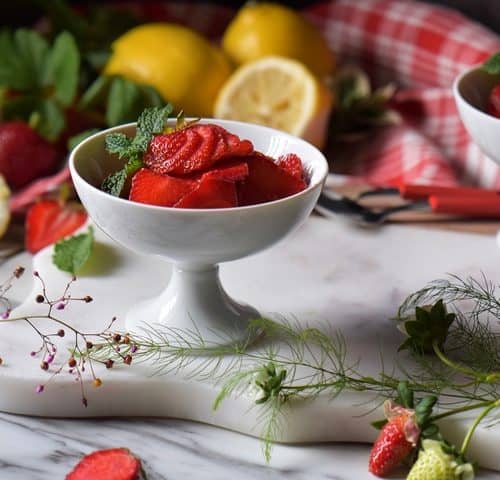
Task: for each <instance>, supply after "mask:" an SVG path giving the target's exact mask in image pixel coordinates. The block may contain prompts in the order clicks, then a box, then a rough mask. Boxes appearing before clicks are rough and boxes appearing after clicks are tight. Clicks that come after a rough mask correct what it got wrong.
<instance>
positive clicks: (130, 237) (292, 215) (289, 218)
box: [70, 120, 328, 341]
mask: <svg viewBox="0 0 500 480" xmlns="http://www.w3.org/2000/svg"><path fill="white" fill-rule="evenodd" d="M206 122H211V123H216V124H218V125H220V126H222V127H224V128H226V129H227V130H229V131H230V132H232V133H234V134H236V135H238V136H239V137H241V138H242V139H243V138H244V139H249V140H251V141H252V143H253V144H254V147H255V149H256V150H258V151H261V152H263V153H265V154H266V155H269V156H271V157H273V158H277V157H278V156H280V155H282V154H285V153H290V152H294V153H296V154H297V155H299V157H300V158H301V159H302V161H303V164H304V167H305V170H306V171H307V172H308V174H309V177H310V181H309V185H308V187H307V188H306V189H305V190H304V191H302V192H300V193H297V194H295V195H292V196H290V197H287V198H283V199H280V200H276V201H273V202H268V203H264V204H259V205H252V206H247V207H237V208H225V209H177V208H166V207H157V206H152V205H145V204H141V203H135V202H131V201H128V200H125V199H122V198H116V197H113V196H111V195H108V194H107V193H104V192H103V191H101V190H100V188H99V186H100V185H101V183H102V181H103V179H104V178H105V177H106V176H107V175H108V174H109V173H111V172H113V171H116V170H117V169H119V168H120V166H121V163H122V162H121V161H119V160H118V159H117V158H116V156H111V155H109V154H108V153H107V152H106V151H105V148H104V139H105V136H106V134H108V133H110V132H124V133H126V134H127V135H132V134H133V133H134V131H135V125H134V124H130V125H124V126H120V127H116V128H112V129H109V130H106V131H104V132H99V133H98V134H96V135H93V136H92V137H90V138H88V139H86V140H85V141H83V142H82V143H81V144H80V145H78V147H76V148H75V149H74V150H73V152H72V154H71V157H70V170H71V176H72V178H73V182H74V184H75V188H76V190H77V192H78V195H79V196H80V199H81V201H82V203H83V205H84V206H85V208H86V209H87V211H88V213H89V215H90V217H91V218H92V219H93V221H94V222H95V224H96V225H97V226H98V227H99V228H101V229H102V230H103V231H104V232H105V233H107V234H108V235H109V236H110V237H111V238H113V239H114V240H116V241H117V242H119V243H121V244H122V245H124V246H125V247H128V248H130V249H132V250H134V251H136V252H138V253H141V254H150V255H159V256H161V257H163V258H165V259H168V260H169V261H171V262H172V263H174V269H173V275H172V277H171V279H170V283H169V285H168V286H167V288H166V290H165V291H164V292H163V293H162V294H161V295H160V297H157V298H155V299H152V300H149V301H147V302H145V303H144V304H141V305H138V306H137V307H136V308H135V309H133V311H131V312H129V314H128V316H127V320H126V321H127V328H128V329H129V330H134V329H137V328H138V327H139V326H140V324H141V323H142V322H146V323H150V324H151V323H160V324H163V325H166V326H167V327H171V328H191V329H192V328H193V327H195V328H196V329H197V330H198V331H199V332H200V333H201V334H202V335H203V336H204V337H205V339H206V340H215V339H217V340H218V341H219V340H220V338H219V335H218V334H215V333H214V332H215V331H216V330H219V332H220V331H221V330H222V331H224V332H226V333H227V334H228V335H231V336H232V337H235V338H237V339H239V340H241V339H242V338H243V337H244V335H245V332H246V329H247V328H246V327H247V322H248V320H249V319H250V318H252V317H255V316H258V315H259V314H258V312H257V311H256V310H255V309H253V308H252V307H247V306H244V305H240V304H238V303H237V302H235V301H233V300H232V299H230V298H229V297H228V296H227V295H226V293H225V292H224V290H223V289H222V287H221V285H220V282H219V278H218V273H217V272H218V268H217V264H218V263H219V262H225V261H230V260H235V259H238V258H241V257H245V256H247V255H250V254H253V253H257V252H259V251H261V250H263V249H265V248H267V247H270V246H271V245H273V244H275V243H276V242H278V241H279V240H281V239H282V238H283V237H285V236H286V235H287V234H288V233H290V232H291V231H292V230H293V229H295V228H296V227H297V226H298V225H300V223H301V222H303V221H304V220H305V219H306V218H307V216H308V215H309V214H310V213H311V211H312V209H313V208H314V205H315V203H316V201H317V199H318V196H319V194H320V191H321V189H322V186H323V183H324V181H325V178H326V175H327V173H328V165H327V162H326V159H325V158H324V156H323V154H322V153H321V152H320V151H319V150H318V149H316V148H315V147H314V146H312V145H311V144H309V143H307V142H305V141H304V140H301V139H299V138H296V137H293V136H291V135H288V134H285V133H282V132H279V131H277V130H273V129H270V128H266V127H262V126H259V125H251V124H245V123H241V122H234V121H223V120H207V121H206Z"/></svg>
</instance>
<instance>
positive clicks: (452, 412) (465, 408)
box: [429, 400, 491, 422]
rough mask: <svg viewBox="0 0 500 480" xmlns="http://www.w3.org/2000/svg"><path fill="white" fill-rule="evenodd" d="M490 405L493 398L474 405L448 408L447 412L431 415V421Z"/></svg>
mask: <svg viewBox="0 0 500 480" xmlns="http://www.w3.org/2000/svg"><path fill="white" fill-rule="evenodd" d="M489 405H491V400H487V401H484V402H479V403H473V404H472V405H465V406H463V407H458V408H454V409H452V410H447V411H446V412H443V413H440V414H438V415H433V416H432V417H430V419H429V421H430V422H435V421H436V420H441V419H442V418H446V417H450V416H451V415H455V414H457V413H462V412H468V411H470V410H476V409H478V408H482V407H487V406H489Z"/></svg>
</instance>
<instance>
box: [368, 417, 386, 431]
mask: <svg viewBox="0 0 500 480" xmlns="http://www.w3.org/2000/svg"><path fill="white" fill-rule="evenodd" d="M386 423H387V420H386V419H385V418H384V419H383V420H375V421H374V422H371V426H372V427H373V428H376V429H377V430H381V429H382V427H383V426H384V425H385V424H386Z"/></svg>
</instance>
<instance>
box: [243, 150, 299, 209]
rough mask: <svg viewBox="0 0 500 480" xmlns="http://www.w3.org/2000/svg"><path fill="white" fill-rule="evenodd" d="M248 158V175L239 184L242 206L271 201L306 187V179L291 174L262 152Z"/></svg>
mask: <svg viewBox="0 0 500 480" xmlns="http://www.w3.org/2000/svg"><path fill="white" fill-rule="evenodd" d="M247 160H248V170H249V174H248V177H247V178H245V179H244V180H243V181H241V182H239V184H238V200H239V205H240V206H243V205H255V204H257V203H264V202H270V201H272V200H277V199H279V198H284V197H288V196H290V195H293V194H295V193H298V192H300V191H302V190H304V188H306V184H305V182H304V180H302V179H299V178H296V177H294V176H292V175H290V174H289V173H287V172H286V171H285V170H283V169H282V168H280V167H279V166H278V165H276V163H274V161H273V160H272V158H269V157H266V156H265V155H263V154H262V153H254V154H253V155H252V156H251V157H248V158H247Z"/></svg>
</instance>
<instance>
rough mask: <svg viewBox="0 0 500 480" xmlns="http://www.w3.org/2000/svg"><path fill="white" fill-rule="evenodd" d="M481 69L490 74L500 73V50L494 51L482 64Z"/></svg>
mask: <svg viewBox="0 0 500 480" xmlns="http://www.w3.org/2000/svg"><path fill="white" fill-rule="evenodd" d="M481 69H482V70H484V71H485V72H486V73H489V74H490V75H498V74H500V52H496V53H494V54H493V55H492V56H491V57H490V58H488V60H486V61H485V62H484V63H483V64H482V65H481Z"/></svg>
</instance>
